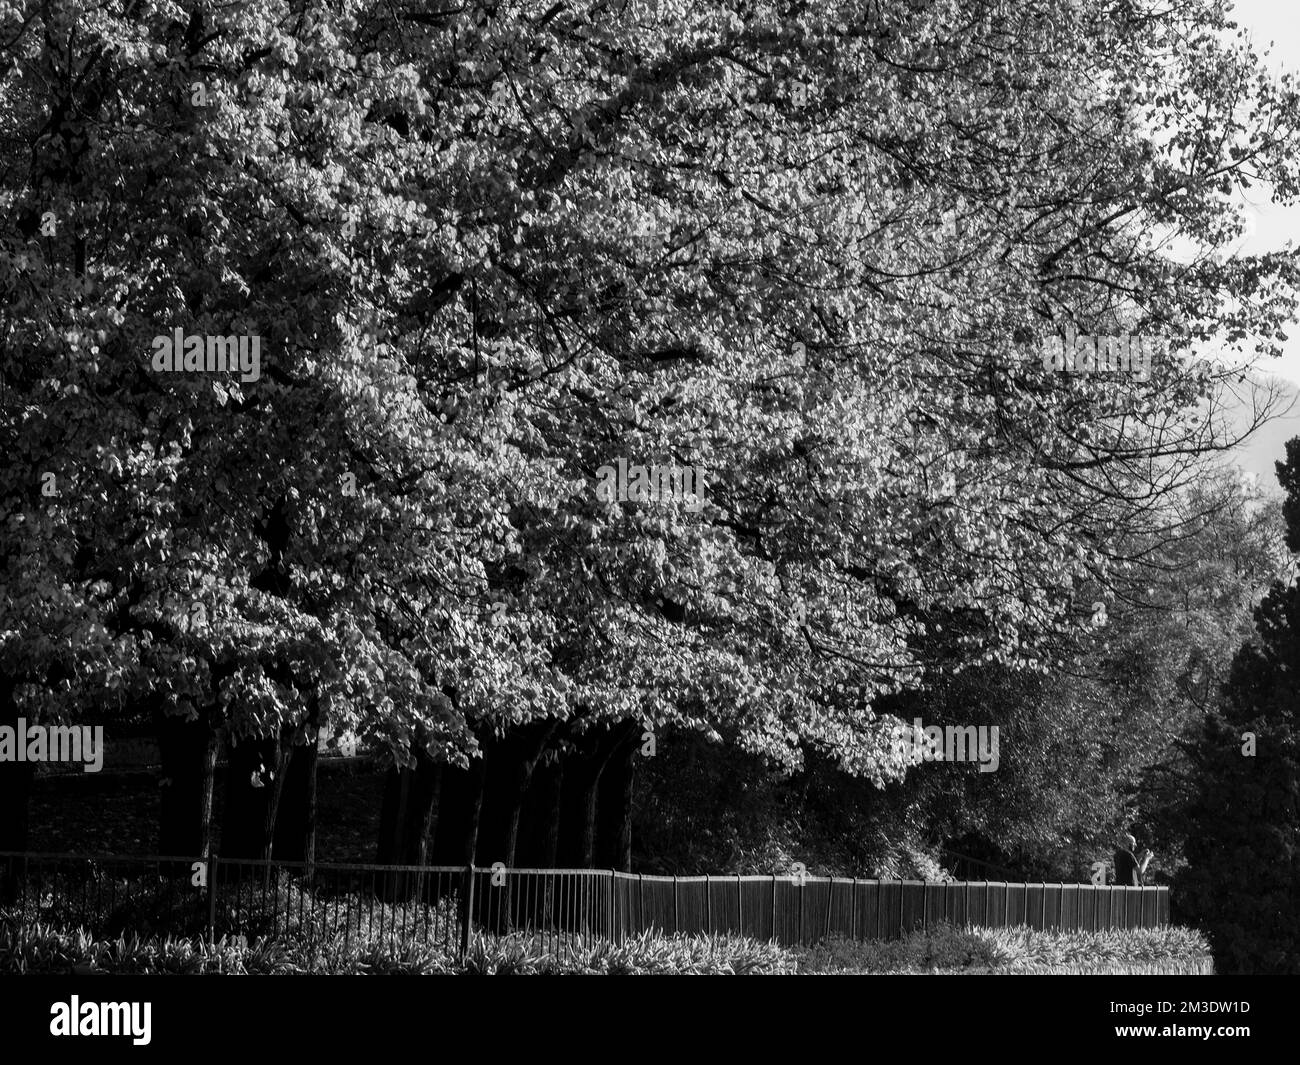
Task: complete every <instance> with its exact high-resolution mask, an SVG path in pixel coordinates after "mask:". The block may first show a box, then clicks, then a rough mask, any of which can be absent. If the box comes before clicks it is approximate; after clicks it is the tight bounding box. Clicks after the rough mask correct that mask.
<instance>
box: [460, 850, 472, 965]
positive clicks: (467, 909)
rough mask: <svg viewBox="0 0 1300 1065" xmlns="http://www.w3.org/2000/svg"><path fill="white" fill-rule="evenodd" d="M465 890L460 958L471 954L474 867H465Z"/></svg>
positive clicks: (461, 920) (461, 894)
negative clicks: (470, 926) (470, 927)
mask: <svg viewBox="0 0 1300 1065" xmlns="http://www.w3.org/2000/svg"><path fill="white" fill-rule="evenodd" d="M464 886H465V890H464V891H462V892H461V893H460V957H461V960H462V961H464V959H465V955H467V954H468V953H469V923H470V915H471V914H472V913H473V912H474V865H473V863H470V864H469V865H467V866H465V885H464Z"/></svg>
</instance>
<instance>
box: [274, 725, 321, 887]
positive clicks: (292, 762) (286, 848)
mask: <svg viewBox="0 0 1300 1065" xmlns="http://www.w3.org/2000/svg"><path fill="white" fill-rule="evenodd" d="M307 725H308V726H309V727H311V728H312V729H313V730H314V729H315V727H316V725H317V722H316V720H315V718H314V717H313V718H311V719H309V720H308V721H307ZM319 754H320V733H319V732H317V733H316V738H315V740H314V741H308V742H307V743H300V744H297V745H295V746H292V747H290V748H289V749H288V750H287V751H285V762H284V771H283V774H282V776H283V780H284V788H283V790H282V792H281V793H280V800H279V808H278V810H277V812H276V814H275V817H274V826H275V827H274V837H273V838H274V841H275V846H274V851H273V853H274V855H275V857H276V858H278V859H279V860H280V861H284V862H302V861H311V858H310V857H309V855H312V856H314V854H315V849H316V767H317V763H318V761H319Z"/></svg>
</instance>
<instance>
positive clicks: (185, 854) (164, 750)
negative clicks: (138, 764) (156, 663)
mask: <svg viewBox="0 0 1300 1065" xmlns="http://www.w3.org/2000/svg"><path fill="white" fill-rule="evenodd" d="M155 721H156V729H157V736H158V754H159V761H160V763H161V776H160V778H159V781H158V784H159V788H158V853H159V854H162V855H165V856H174V857H177V858H185V859H187V861H186V862H184V863H181V864H180V865H178V867H177V870H176V872H177V874H178V875H181V874H183V875H186V876H188V875H189V864H188V863H189V861H192V860H193V859H195V858H200V859H203V860H205V861H206V860H207V858H208V857H209V856H210V854H211V851H212V786H213V779H214V777H215V775H216V767H217V733H216V730H215V729H214V728H213V718H212V716H211V711H207V712H204V713H202V714H200V715H199V716H198V717H197V718H195V719H193V720H189V721H187V720H186V719H184V718H182V717H177V716H175V715H172V714H167V713H164V712H161V711H160V712H159V713H158V714H157V716H156V718H155Z"/></svg>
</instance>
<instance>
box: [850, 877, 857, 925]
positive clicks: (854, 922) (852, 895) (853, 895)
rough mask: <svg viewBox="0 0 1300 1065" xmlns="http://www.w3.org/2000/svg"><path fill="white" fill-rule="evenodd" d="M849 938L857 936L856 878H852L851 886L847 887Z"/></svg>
mask: <svg viewBox="0 0 1300 1065" xmlns="http://www.w3.org/2000/svg"><path fill="white" fill-rule="evenodd" d="M849 890H850V894H849V938H850V939H852V940H856V939H857V938H858V878H857V877H856V876H855V877H854V878H853V887H852V888H850V889H849Z"/></svg>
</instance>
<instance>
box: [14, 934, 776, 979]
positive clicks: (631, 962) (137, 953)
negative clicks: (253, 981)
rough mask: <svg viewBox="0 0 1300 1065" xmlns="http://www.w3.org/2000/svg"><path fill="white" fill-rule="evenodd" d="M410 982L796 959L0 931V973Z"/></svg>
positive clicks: (759, 968)
mask: <svg viewBox="0 0 1300 1065" xmlns="http://www.w3.org/2000/svg"><path fill="white" fill-rule="evenodd" d="M74 970H75V971H77V972H82V973H85V972H102V973H123V974H164V973H177V974H180V973H188V974H205V973H207V974H228V975H246V974H250V975H258V974H262V975H292V974H372V975H383V974H413V975H429V974H440V973H465V974H478V975H498V976H505V975H512V974H516V975H532V974H565V973H568V974H591V975H636V974H651V973H676V974H699V975H706V974H723V975H737V976H743V975H766V974H777V973H794V972H796V971H797V970H796V963H795V956H794V955H793V954H792V953H791V952H789V951H786V950H783V949H782V948H780V947H778V946H776V945H775V944H770V943H759V942H756V941H755V940H752V939H744V938H738V937H732V936H703V935H700V936H661V935H654V934H646V935H642V936H638V937H636V938H634V939H630V940H628V941H627V942H625V943H621V944H614V943H610V942H608V941H603V940H597V941H596V942H595V943H592V944H584V943H582V942H581V941H579V940H577V939H576V938H574V937H568V938H560V939H558V940H557V939H556V938H555V937H548V938H547V939H546V940H545V941H543V940H541V939H540V938H538V937H535V936H530V935H509V936H485V935H482V934H480V935H477V936H475V937H474V939H473V940H472V941H471V942H470V949H469V952H468V953H467V955H466V957H465V959H464V960H463V961H461V960H458V959H457V958H456V957H455V956H454V954H453V953H451V952H450V951H448V950H446V949H444V948H443V946H442V945H441V944H440V943H438V942H417V943H410V942H403V941H400V940H399V939H398V938H397V937H395V936H387V937H379V938H370V939H365V938H363V939H359V940H358V939H349V940H347V941H344V940H343V939H342V938H340V937H337V936H336V937H334V938H332V939H327V940H324V941H320V942H314V943H304V942H301V941H298V942H294V941H288V942H286V941H280V940H268V939H255V940H253V941H252V942H251V943H250V942H244V941H243V940H242V939H238V940H237V939H230V938H223V939H221V940H219V941H218V942H217V943H215V944H208V943H206V942H205V941H204V940H202V939H201V938H193V939H186V938H172V937H167V938H162V939H159V938H156V937H141V936H138V935H133V936H130V937H129V938H128V937H126V936H119V937H117V938H116V939H113V940H103V939H101V940H97V939H95V938H93V937H92V936H91V935H90V934H89V933H88V932H86V931H84V930H81V929H77V930H66V929H58V928H55V927H53V926H51V925H48V924H42V923H37V924H34V925H31V926H29V927H28V928H27V930H26V934H25V935H24V934H22V933H21V932H20V931H19V929H18V928H17V926H16V925H15V924H14V923H13V922H5V923H4V924H3V925H0V973H67V972H69V971H74Z"/></svg>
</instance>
